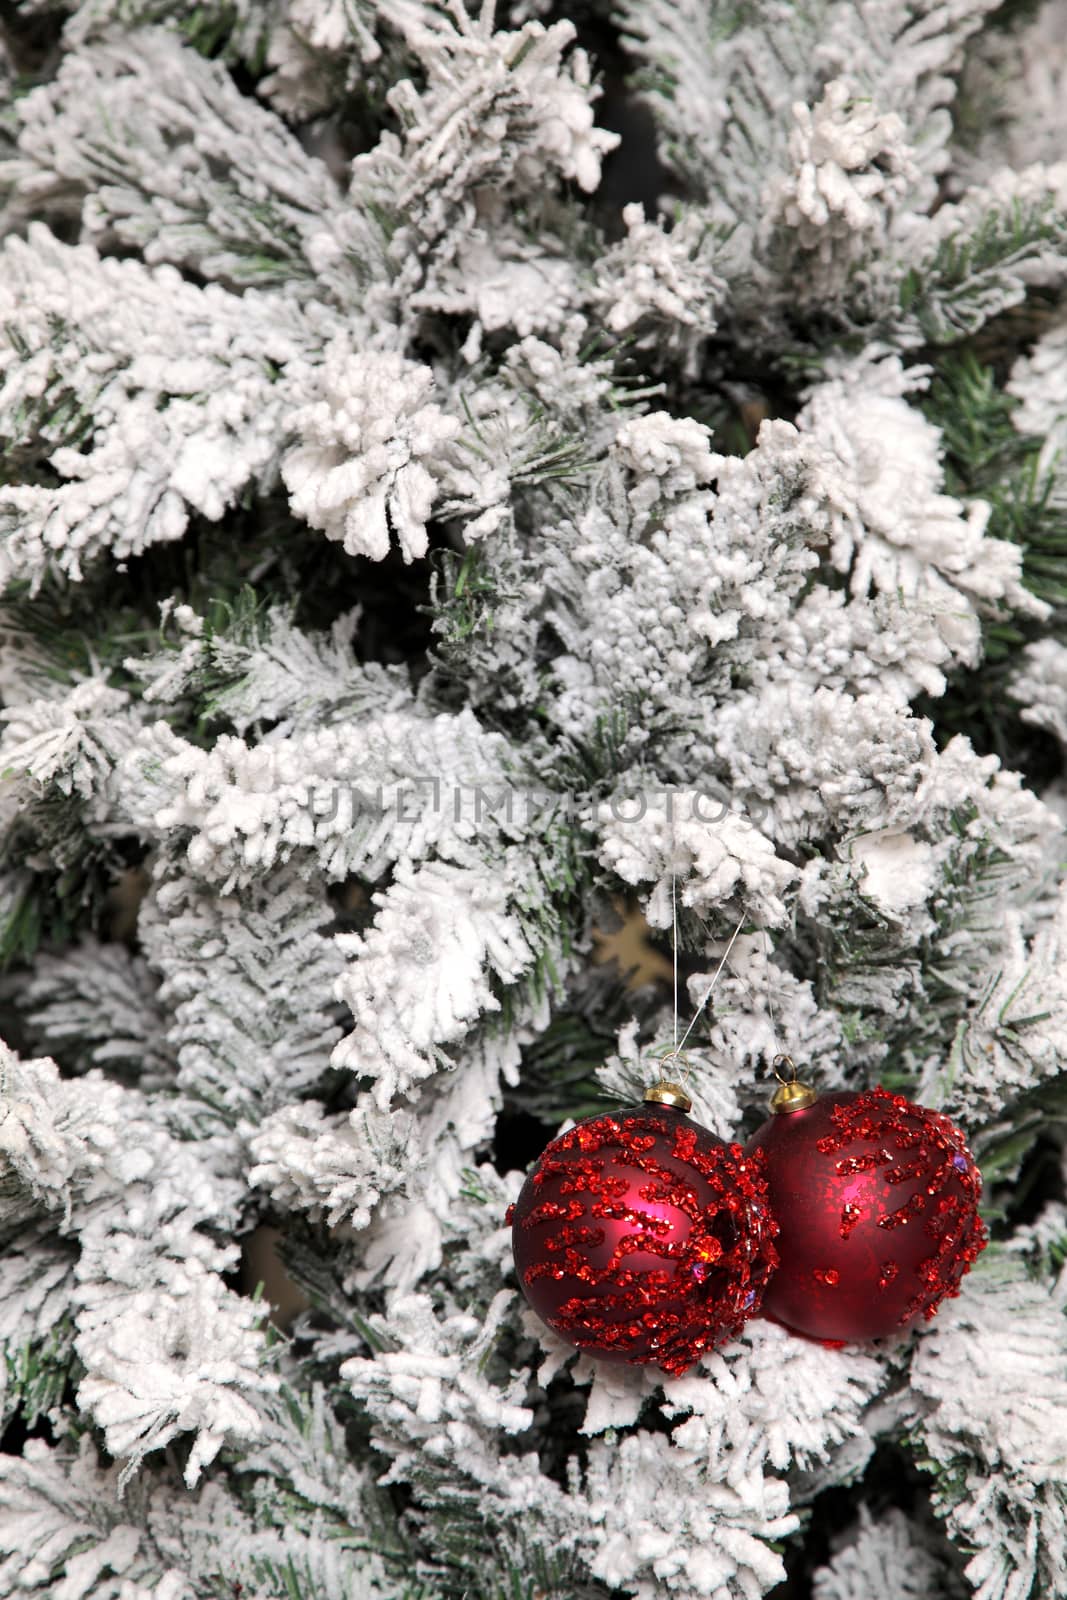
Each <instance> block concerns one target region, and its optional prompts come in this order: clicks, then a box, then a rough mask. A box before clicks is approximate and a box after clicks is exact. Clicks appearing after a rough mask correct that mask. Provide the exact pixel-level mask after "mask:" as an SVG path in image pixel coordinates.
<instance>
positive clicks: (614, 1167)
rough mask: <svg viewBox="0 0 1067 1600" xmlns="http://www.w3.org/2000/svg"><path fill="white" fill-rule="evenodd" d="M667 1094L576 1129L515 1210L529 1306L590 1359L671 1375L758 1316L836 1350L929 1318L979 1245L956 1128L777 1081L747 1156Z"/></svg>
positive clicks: (969, 1174)
mask: <svg viewBox="0 0 1067 1600" xmlns="http://www.w3.org/2000/svg"><path fill="white" fill-rule="evenodd" d="M689 1109H690V1102H689V1098H688V1096H687V1095H686V1093H685V1091H684V1090H683V1089H681V1088H679V1086H678V1085H677V1084H669V1083H663V1082H661V1083H658V1084H655V1085H654V1086H653V1087H652V1088H651V1089H649V1090H648V1093H647V1094H646V1096H645V1100H644V1103H643V1104H641V1105H636V1106H624V1107H622V1108H620V1109H619V1110H617V1111H610V1112H605V1113H602V1114H601V1115H599V1116H595V1117H590V1118H588V1119H587V1120H586V1121H584V1122H579V1123H578V1124H577V1125H576V1126H575V1127H573V1128H570V1129H568V1131H567V1132H566V1133H563V1134H561V1135H560V1136H559V1137H558V1138H557V1139H553V1141H552V1143H551V1144H550V1145H549V1146H548V1147H547V1149H546V1150H545V1152H544V1154H543V1155H542V1156H541V1159H540V1160H539V1161H538V1162H537V1164H536V1166H535V1167H534V1168H533V1170H532V1172H531V1173H530V1175H529V1176H528V1178H527V1179H526V1182H525V1184H524V1185H523V1188H522V1192H521V1193H520V1195H519V1198H518V1200H517V1201H516V1203H515V1205H514V1206H513V1207H512V1208H511V1209H510V1210H509V1213H508V1216H509V1220H510V1221H511V1222H512V1230H513V1231H512V1242H513V1245H514V1251H515V1266H516V1269H517V1271H518V1275H519V1282H520V1283H521V1284H522V1287H523V1290H524V1291H525V1294H526V1298H527V1299H528V1300H529V1302H530V1304H531V1305H532V1307H533V1308H534V1310H535V1311H536V1312H537V1314H538V1315H539V1316H540V1317H541V1318H542V1319H543V1321H545V1322H546V1323H547V1324H548V1326H549V1327H550V1328H554V1329H555V1331H556V1332H557V1333H558V1334H559V1335H560V1336H561V1337H562V1338H563V1339H565V1340H567V1341H568V1342H569V1343H570V1344H573V1345H577V1347H578V1348H579V1349H580V1350H584V1351H586V1352H588V1353H589V1354H590V1355H595V1356H599V1357H602V1358H604V1359H606V1360H610V1361H631V1362H642V1363H645V1362H654V1363H656V1364H658V1365H659V1366H660V1367H661V1368H663V1370H664V1371H665V1372H668V1373H672V1374H680V1373H683V1372H685V1371H686V1369H687V1368H688V1367H690V1366H692V1364H693V1363H694V1362H695V1361H697V1360H699V1358H700V1357H701V1355H703V1354H704V1353H705V1352H706V1351H708V1350H710V1349H712V1348H713V1347H714V1346H715V1345H717V1344H720V1343H721V1342H722V1341H723V1340H724V1339H728V1338H731V1337H732V1336H733V1335H735V1334H736V1333H738V1332H739V1331H740V1329H741V1327H742V1326H743V1324H744V1323H745V1322H747V1320H748V1319H749V1317H752V1316H755V1315H756V1314H757V1313H760V1314H762V1315H763V1316H765V1317H770V1318H772V1319H773V1320H775V1321H777V1322H780V1323H782V1324H783V1325H784V1326H785V1327H786V1328H788V1329H790V1330H791V1331H792V1332H794V1333H798V1334H804V1335H806V1336H808V1337H809V1338H814V1339H820V1340H824V1341H829V1342H834V1343H837V1342H844V1341H846V1340H853V1339H879V1338H884V1337H885V1336H886V1335H890V1334H896V1333H900V1332H902V1331H903V1330H904V1329H906V1328H908V1327H910V1326H911V1325H912V1324H913V1323H915V1322H916V1321H918V1320H921V1319H923V1318H930V1317H932V1316H933V1315H934V1313H935V1312H936V1310H937V1308H938V1306H939V1305H940V1304H941V1301H942V1300H943V1299H944V1298H945V1297H946V1296H948V1295H954V1294H957V1293H958V1292H959V1282H960V1279H961V1278H962V1277H963V1275H964V1273H965V1272H966V1271H967V1269H968V1268H969V1267H970V1265H971V1263H972V1262H973V1261H974V1260H975V1259H976V1257H977V1256H978V1254H979V1252H980V1251H981V1250H982V1249H983V1247H984V1245H985V1243H986V1230H985V1227H984V1224H983V1223H982V1221H981V1219H980V1218H979V1215H978V1200H979V1197H980V1195H981V1192H982V1180H981V1175H980V1174H979V1171H978V1168H977V1166H976V1165H975V1162H974V1158H973V1157H972V1155H971V1153H970V1151H969V1150H968V1149H967V1146H966V1144H965V1143H964V1140H963V1136H962V1135H961V1134H960V1132H959V1131H958V1129H957V1128H955V1127H954V1126H953V1124H952V1123H951V1122H950V1121H949V1120H948V1118H947V1117H945V1116H942V1115H941V1114H940V1113H939V1112H937V1111H928V1110H926V1109H925V1108H924V1107H923V1106H918V1105H914V1104H913V1103H912V1102H911V1101H909V1100H906V1099H905V1098H904V1096H903V1095H899V1094H890V1093H888V1092H887V1091H886V1090H884V1089H880V1088H879V1089H871V1090H868V1091H866V1092H864V1093H861V1094H846V1093H839V1094H828V1095H822V1096H817V1095H816V1094H815V1092H814V1091H813V1090H812V1089H809V1088H808V1087H807V1086H806V1085H803V1084H800V1083H797V1082H796V1081H795V1078H794V1081H792V1082H786V1083H784V1084H783V1086H782V1087H781V1088H780V1089H779V1090H778V1092H777V1094H776V1095H775V1097H774V1100H773V1101H772V1111H773V1114H772V1116H771V1117H770V1119H769V1120H768V1121H767V1122H765V1123H764V1124H763V1126H762V1127H761V1128H760V1129H759V1130H758V1132H757V1133H756V1134H755V1135H754V1136H753V1138H752V1139H751V1140H750V1141H749V1143H748V1144H747V1145H746V1146H744V1147H742V1146H741V1145H739V1144H724V1143H723V1141H722V1140H721V1139H717V1138H716V1137H715V1135H714V1134H712V1133H709V1132H708V1130H707V1129H706V1128H702V1127H701V1126H700V1124H699V1123H697V1122H694V1121H692V1119H691V1118H690V1117H688V1116H687V1115H686V1112H687V1111H689Z"/></svg>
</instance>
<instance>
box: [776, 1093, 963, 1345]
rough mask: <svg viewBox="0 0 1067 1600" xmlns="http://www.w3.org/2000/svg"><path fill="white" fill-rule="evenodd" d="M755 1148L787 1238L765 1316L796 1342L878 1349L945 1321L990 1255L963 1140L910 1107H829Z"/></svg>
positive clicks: (890, 1102) (834, 1102)
mask: <svg viewBox="0 0 1067 1600" xmlns="http://www.w3.org/2000/svg"><path fill="white" fill-rule="evenodd" d="M749 1148H750V1150H751V1151H753V1152H762V1154H763V1155H764V1157H765V1158H766V1162H767V1167H766V1172H767V1181H768V1186H769V1193H770V1204H771V1209H772V1211H773V1213H774V1215H775V1216H776V1217H777V1219H778V1222H779V1226H780V1234H779V1238H778V1250H779V1254H780V1256H781V1266H780V1267H779V1269H778V1271H777V1273H776V1274H775V1276H774V1279H773V1281H772V1283H771V1285H770V1287H769V1289H768V1291H767V1294H766V1296H765V1297H764V1303H763V1310H764V1314H765V1315H767V1316H771V1317H774V1318H775V1319H776V1320H778V1321H780V1322H783V1323H784V1324H785V1325H786V1326H787V1327H789V1328H792V1329H794V1331H797V1332H800V1333H807V1334H809V1335H810V1336H811V1337H813V1338H818V1339H823V1340H848V1339H874V1338H881V1337H883V1336H884V1335H886V1334H890V1333H894V1332H897V1331H898V1330H900V1329H902V1328H906V1327H908V1326H910V1325H911V1324H912V1323H914V1322H915V1321H916V1320H918V1319H919V1318H923V1317H925V1318H930V1317H933V1316H934V1315H935V1313H936V1311H937V1308H938V1306H939V1305H940V1304H941V1302H942V1300H944V1299H945V1298H946V1296H951V1295H956V1294H958V1293H959V1283H960V1279H961V1278H962V1277H963V1275H964V1273H965V1272H966V1271H967V1270H968V1269H969V1267H970V1266H971V1264H972V1263H973V1262H974V1261H975V1260H976V1259H977V1257H978V1255H979V1253H980V1252H981V1250H982V1249H983V1248H984V1247H985V1243H986V1238H987V1235H986V1230H985V1226H984V1224H983V1223H982V1221H981V1219H980V1218H979V1216H978V1201H979V1198H980V1196H981V1192H982V1180H981V1175H980V1173H979V1171H978V1168H977V1167H976V1165H975V1163H974V1158H973V1156H972V1155H971V1153H970V1151H969V1150H968V1149H967V1146H966V1144H965V1143H964V1140H963V1136H962V1134H961V1133H960V1132H959V1130H958V1129H957V1128H955V1127H954V1126H953V1124H952V1123H951V1122H950V1121H949V1120H948V1118H947V1117H945V1116H943V1115H941V1113H940V1112H936V1111H928V1110H926V1109H925V1107H923V1106H918V1105H914V1104H912V1103H911V1102H910V1101H908V1100H906V1099H905V1098H904V1096H903V1095H894V1094H889V1093H888V1092H887V1091H886V1090H884V1089H872V1090H870V1091H869V1092H867V1093H864V1094H838V1095H828V1096H824V1097H822V1098H820V1099H819V1100H817V1101H816V1102H815V1104H814V1105H813V1106H809V1107H807V1108H805V1109H804V1110H801V1111H794V1112H789V1113H784V1114H782V1115H779V1116H775V1117H772V1118H771V1119H770V1121H769V1122H767V1123H765V1124H764V1126H763V1127H762V1128H761V1129H760V1130H759V1132H758V1133H757V1134H756V1136H755V1138H754V1139H753V1140H752V1143H751V1145H750V1147H749Z"/></svg>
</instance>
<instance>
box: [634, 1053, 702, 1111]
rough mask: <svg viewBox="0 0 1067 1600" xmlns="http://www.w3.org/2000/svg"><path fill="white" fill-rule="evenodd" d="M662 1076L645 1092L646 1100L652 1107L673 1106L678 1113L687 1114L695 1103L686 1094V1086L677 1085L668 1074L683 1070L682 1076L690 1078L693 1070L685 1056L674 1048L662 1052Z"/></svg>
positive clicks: (660, 1060)
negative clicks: (679, 1069)
mask: <svg viewBox="0 0 1067 1600" xmlns="http://www.w3.org/2000/svg"><path fill="white" fill-rule="evenodd" d="M659 1064H660V1075H659V1077H658V1078H657V1079H656V1081H655V1083H651V1084H649V1086H648V1088H647V1089H646V1090H645V1093H644V1098H645V1100H646V1101H647V1102H648V1103H649V1104H650V1105H656V1106H673V1107H674V1109H675V1110H676V1111H681V1112H683V1113H684V1112H687V1111H691V1110H692V1109H693V1102H692V1100H691V1099H690V1098H689V1095H688V1094H687V1093H686V1090H685V1088H684V1086H683V1085H682V1084H680V1083H676V1082H675V1081H674V1079H673V1077H668V1073H673V1072H675V1071H677V1069H678V1068H681V1076H682V1077H685V1078H688V1076H689V1074H690V1072H691V1071H692V1068H691V1067H690V1065H689V1062H688V1061H687V1060H686V1058H685V1056H683V1055H681V1054H680V1053H679V1051H678V1050H677V1049H675V1048H674V1046H671V1047H670V1048H669V1049H667V1050H661V1051H660V1054H659Z"/></svg>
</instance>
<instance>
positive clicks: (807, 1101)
mask: <svg viewBox="0 0 1067 1600" xmlns="http://www.w3.org/2000/svg"><path fill="white" fill-rule="evenodd" d="M772 1065H773V1067H774V1076H775V1077H776V1078H777V1079H778V1087H777V1089H776V1090H775V1091H774V1094H773V1096H772V1097H771V1110H772V1111H774V1112H776V1113H786V1112H790V1111H806V1110H807V1108H808V1106H813V1105H814V1104H815V1102H816V1100H817V1099H818V1098H819V1097H818V1095H817V1094H816V1093H815V1090H814V1089H813V1088H812V1087H811V1085H810V1084H808V1083H800V1082H799V1081H798V1079H797V1067H796V1062H795V1061H794V1060H793V1058H792V1056H786V1055H781V1056H775V1058H774V1061H773V1063H772ZM785 1071H787V1072H788V1073H789V1076H788V1077H784V1076H783V1072H785Z"/></svg>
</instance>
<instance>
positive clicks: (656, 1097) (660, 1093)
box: [645, 1078, 693, 1112]
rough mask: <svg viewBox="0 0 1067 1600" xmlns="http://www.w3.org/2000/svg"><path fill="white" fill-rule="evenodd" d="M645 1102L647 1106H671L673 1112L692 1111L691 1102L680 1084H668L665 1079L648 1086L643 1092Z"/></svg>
mask: <svg viewBox="0 0 1067 1600" xmlns="http://www.w3.org/2000/svg"><path fill="white" fill-rule="evenodd" d="M645 1100H646V1101H647V1102H648V1104H649V1105H654V1106H673V1108H674V1110H675V1111H682V1112H685V1111H692V1109H693V1102H692V1100H690V1098H689V1096H688V1095H687V1094H686V1092H685V1090H684V1089H683V1088H682V1086H681V1084H680V1083H669V1082H668V1081H667V1079H666V1078H660V1079H659V1081H658V1082H657V1083H653V1084H650V1085H649V1087H648V1088H647V1089H646V1090H645Z"/></svg>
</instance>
